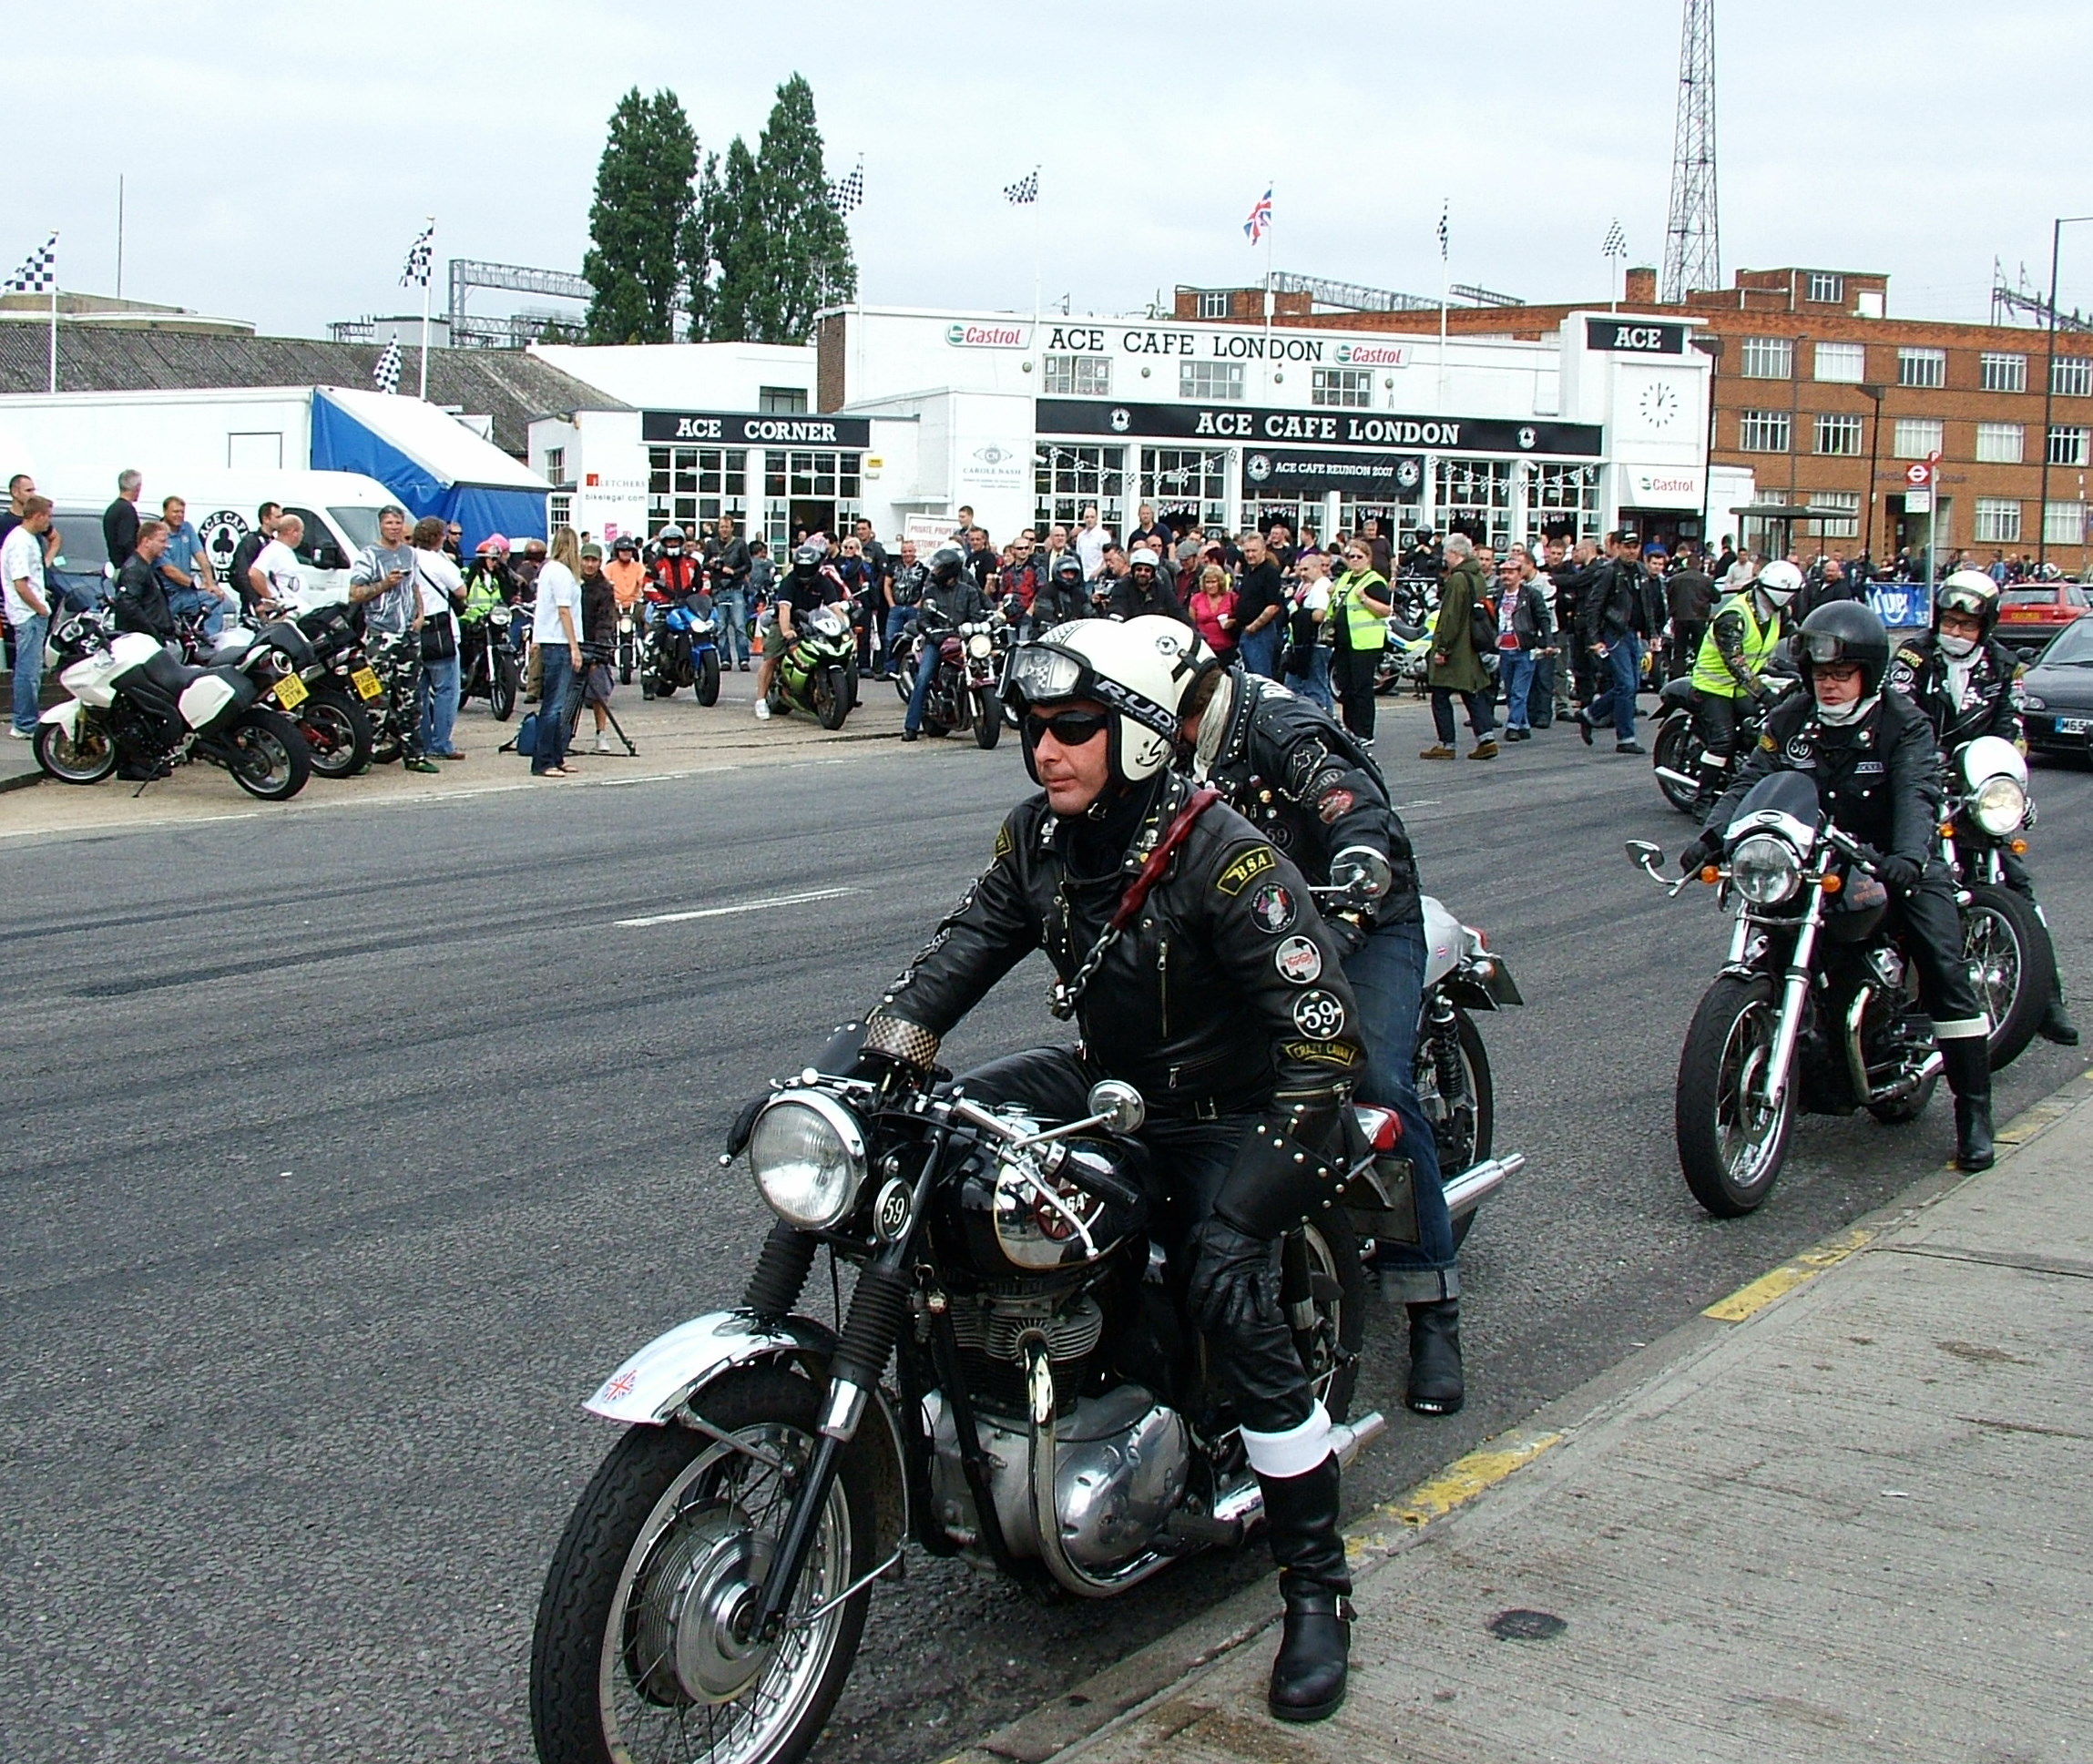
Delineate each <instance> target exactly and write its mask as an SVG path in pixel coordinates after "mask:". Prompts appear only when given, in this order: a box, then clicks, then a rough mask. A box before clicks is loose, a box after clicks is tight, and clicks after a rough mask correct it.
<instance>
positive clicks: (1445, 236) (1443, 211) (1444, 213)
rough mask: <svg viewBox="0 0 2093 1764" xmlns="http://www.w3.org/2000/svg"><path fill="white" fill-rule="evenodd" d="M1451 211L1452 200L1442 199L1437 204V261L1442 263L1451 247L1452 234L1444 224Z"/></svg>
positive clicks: (1452, 209)
mask: <svg viewBox="0 0 2093 1764" xmlns="http://www.w3.org/2000/svg"><path fill="white" fill-rule="evenodd" d="M1453 211H1454V205H1453V203H1452V202H1450V201H1442V202H1441V203H1440V204H1439V261H1440V262H1442V263H1444V262H1445V261H1446V257H1447V253H1448V252H1449V251H1450V250H1452V249H1453V235H1452V234H1451V233H1450V232H1449V230H1448V229H1447V226H1446V222H1447V219H1448V218H1449V217H1450V216H1451V215H1452V213H1453Z"/></svg>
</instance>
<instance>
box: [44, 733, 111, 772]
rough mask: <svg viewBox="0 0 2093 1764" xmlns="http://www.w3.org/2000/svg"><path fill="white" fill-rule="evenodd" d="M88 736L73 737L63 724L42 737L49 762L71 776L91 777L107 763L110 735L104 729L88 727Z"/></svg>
mask: <svg viewBox="0 0 2093 1764" xmlns="http://www.w3.org/2000/svg"><path fill="white" fill-rule="evenodd" d="M44 750H45V752H46V754H47V755H48V756H49V757H50V760H51V763H52V765H54V766H55V767H56V768H57V770H60V771H62V772H64V773H66V775H67V776H68V777H72V778H91V777H93V776H94V775H95V773H97V772H98V771H100V770H102V768H103V767H105V766H107V764H108V763H109V737H108V732H107V730H106V729H95V728H93V727H91V726H90V727H89V728H88V729H87V739H86V740H84V741H76V740H75V739H73V738H72V736H71V734H70V733H69V732H68V731H67V730H66V729H63V728H56V729H53V731H52V732H51V734H49V735H48V736H46V738H45V741H44Z"/></svg>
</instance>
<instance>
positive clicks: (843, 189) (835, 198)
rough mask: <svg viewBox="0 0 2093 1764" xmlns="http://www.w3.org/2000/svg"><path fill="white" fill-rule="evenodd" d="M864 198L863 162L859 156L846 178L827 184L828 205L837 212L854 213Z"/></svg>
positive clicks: (859, 207) (861, 206)
mask: <svg viewBox="0 0 2093 1764" xmlns="http://www.w3.org/2000/svg"><path fill="white" fill-rule="evenodd" d="M864 200H865V162H864V161H863V159H862V158H861V159H860V160H859V161H858V162H857V164H856V166H855V167H854V168H853V169H852V171H851V175H850V176H849V177H848V178H843V179H842V180H841V181H840V182H838V183H833V184H831V185H830V186H829V206H830V207H831V208H832V209H834V210H835V211H836V212H837V213H838V214H855V213H856V212H857V211H858V210H859V209H862V208H863V207H864Z"/></svg>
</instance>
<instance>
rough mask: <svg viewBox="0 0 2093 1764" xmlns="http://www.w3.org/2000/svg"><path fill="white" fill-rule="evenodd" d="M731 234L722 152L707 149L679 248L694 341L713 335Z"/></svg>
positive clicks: (691, 340)
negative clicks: (722, 259) (723, 254)
mask: <svg viewBox="0 0 2093 1764" xmlns="http://www.w3.org/2000/svg"><path fill="white" fill-rule="evenodd" d="M732 236H733V234H732V228H731V226H730V213H729V210H728V209H727V207H726V204H725V201H724V193H723V191H722V189H721V187H720V156H719V155H718V154H717V153H708V154H707V155H706V156H705V167H704V169H703V170H701V171H700V172H699V174H698V195H697V199H696V200H695V201H693V202H692V203H691V205H690V218H689V219H688V220H686V221H685V222H684V223H683V238H682V242H681V244H680V245H679V248H678V249H679V254H680V255H681V257H682V260H683V284H684V301H685V304H686V306H687V307H688V309H689V313H690V323H689V330H688V331H686V333H685V334H686V336H687V337H688V338H689V341H690V342H694V343H702V342H708V341H710V338H711V337H712V334H713V323H714V314H715V312H716V311H717V309H718V305H719V299H720V250H721V249H722V247H723V246H724V244H725V242H726V241H727V240H730V238H731V237H732Z"/></svg>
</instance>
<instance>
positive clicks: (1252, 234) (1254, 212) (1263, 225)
mask: <svg viewBox="0 0 2093 1764" xmlns="http://www.w3.org/2000/svg"><path fill="white" fill-rule="evenodd" d="M1242 230H1243V233H1244V236H1245V237H1246V238H1248V239H1249V240H1250V242H1251V244H1252V245H1254V244H1256V243H1257V241H1258V240H1261V239H1262V238H1263V237H1264V236H1265V234H1266V233H1268V232H1270V231H1271V190H1270V189H1267V190H1266V191H1265V193H1264V194H1263V195H1262V196H1261V197H1259V198H1258V199H1257V200H1256V202H1255V203H1253V204H1252V205H1251V211H1250V219H1248V220H1246V221H1244V222H1243V223H1242Z"/></svg>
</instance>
